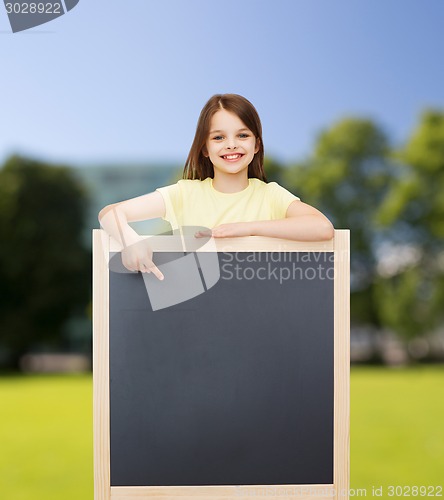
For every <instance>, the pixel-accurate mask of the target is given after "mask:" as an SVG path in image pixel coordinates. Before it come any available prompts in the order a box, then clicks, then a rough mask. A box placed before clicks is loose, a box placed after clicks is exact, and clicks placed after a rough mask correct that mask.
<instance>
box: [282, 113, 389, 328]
mask: <svg viewBox="0 0 444 500" xmlns="http://www.w3.org/2000/svg"><path fill="white" fill-rule="evenodd" d="M388 153H389V144H388V139H387V138H386V135H385V133H384V132H383V131H382V130H381V129H380V128H379V127H378V126H377V125H375V124H374V123H373V122H371V121H370V120H365V119H357V118H345V119H343V120H341V121H339V122H338V123H336V124H334V125H333V126H332V127H330V128H329V129H326V130H324V131H322V132H321V133H320V134H319V136H318V137H317V140H316V143H315V147H314V152H313V153H312V155H311V156H310V157H309V158H308V159H307V160H305V161H303V162H301V163H298V164H296V165H294V166H293V167H292V168H291V170H290V171H289V172H288V175H287V185H289V187H290V189H292V190H293V191H294V192H295V193H298V195H299V196H300V198H301V200H302V201H305V202H307V203H309V204H311V205H313V206H315V207H316V208H318V209H319V210H321V211H322V212H323V213H324V214H325V215H327V217H329V219H330V220H331V222H332V223H333V225H334V226H335V228H336V229H340V228H344V229H350V234H351V241H350V247H351V278H352V280H351V287H352V288H351V290H352V299H351V316H352V321H354V322H355V323H369V324H373V325H376V326H379V316H378V311H377V308H376V305H375V303H374V300H373V297H372V291H371V289H372V285H373V280H374V277H375V274H376V272H377V271H376V266H377V248H378V244H379V241H380V240H382V239H383V236H384V235H383V234H382V233H380V232H379V231H378V229H377V228H376V227H375V215H376V211H377V207H378V204H379V203H381V202H382V200H383V199H384V198H385V196H386V194H387V189H388V185H389V181H390V179H391V177H392V176H393V175H394V173H393V167H392V165H391V163H390V161H388Z"/></svg>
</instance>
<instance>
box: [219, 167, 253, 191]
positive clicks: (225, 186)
mask: <svg viewBox="0 0 444 500" xmlns="http://www.w3.org/2000/svg"><path fill="white" fill-rule="evenodd" d="M248 186H249V180H248V174H247V172H239V173H238V174H221V173H220V172H217V171H216V170H215V172H214V178H213V188H214V189H215V190H216V191H220V192H221V193H238V192H239V191H243V190H244V189H246V188H247V187H248Z"/></svg>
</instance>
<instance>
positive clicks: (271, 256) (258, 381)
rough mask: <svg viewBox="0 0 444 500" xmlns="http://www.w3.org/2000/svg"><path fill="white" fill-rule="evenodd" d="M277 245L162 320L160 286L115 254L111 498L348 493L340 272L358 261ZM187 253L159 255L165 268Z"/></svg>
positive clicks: (236, 253) (237, 265) (246, 256)
mask: <svg viewBox="0 0 444 500" xmlns="http://www.w3.org/2000/svg"><path fill="white" fill-rule="evenodd" d="M337 233H338V231H337ZM347 233H348V232H347ZM243 240H248V238H244V239H243ZM262 240H263V239H262ZM265 240H273V239H271V238H266V239H265ZM232 241H233V240H232ZM277 241H281V242H282V240H274V241H271V242H270V241H267V244H268V245H272V246H271V247H270V246H269V247H268V248H270V249H271V250H268V251H263V250H262V251H245V250H242V248H241V247H240V248H241V250H238V249H237V247H236V246H235V247H234V249H233V250H231V251H221V252H218V254H217V257H218V259H219V266H220V279H219V280H218V282H217V283H216V284H215V285H214V286H212V287H211V288H210V289H208V290H207V291H205V292H204V293H201V294H199V295H197V296H195V297H193V298H192V299H190V300H186V301H184V302H181V303H179V304H175V305H172V306H170V307H167V308H164V309H161V310H154V311H153V309H152V306H151V302H150V297H149V295H148V294H147V289H146V287H145V283H144V282H145V280H146V276H145V278H144V279H142V275H141V274H140V273H127V272H114V271H115V269H116V259H117V261H119V260H120V253H118V252H111V253H110V254H109V258H110V259H111V262H113V263H114V265H113V266H110V267H111V271H110V270H109V269H108V270H107V278H108V280H109V281H108V287H109V288H108V291H107V295H108V305H109V310H108V314H109V325H108V335H109V337H108V341H109V345H108V346H107V347H108V349H109V351H108V353H107V357H108V361H109V365H108V367H107V369H108V377H109V379H108V382H107V389H108V391H109V393H108V397H109V401H108V408H107V410H106V413H107V415H108V418H109V422H108V425H109V427H108V432H109V444H108V446H109V462H108V463H109V477H108V478H107V481H109V488H110V491H111V493H112V492H113V491H118V490H119V488H122V487H125V488H135V487H145V488H147V491H149V488H150V487H173V486H174V487H187V486H196V487H203V486H216V485H219V486H224V485H225V486H231V487H234V488H235V487H236V486H240V485H243V487H245V486H247V485H256V486H257V485H317V486H319V485H326V486H327V485H335V484H336V483H338V481H337V478H335V474H337V473H338V471H337V470H336V469H335V462H337V461H338V460H337V455H335V439H336V448H337V445H338V438H337V436H336V434H337V426H338V425H343V424H339V422H336V423H335V414H336V418H337V412H338V407H337V406H338V401H336V407H335V377H336V378H337V377H338V374H340V371H338V367H337V366H336V365H337V364H338V352H337V351H336V354H335V329H336V335H337V334H338V332H337V324H338V323H337V321H336V322H335V310H337V308H338V300H337V299H338V297H337V290H338V287H337V281H338V276H337V275H335V266H336V274H337V271H338V264H339V263H338V260H341V262H342V265H344V262H343V260H344V253H343V252H338V249H337V248H336V251H335V247H334V246H333V245H331V246H330V247H329V246H328V245H324V247H325V248H326V250H324V249H322V250H321V251H304V250H303V248H304V245H305V247H307V248H308V247H310V248H315V249H316V248H317V246H316V243H315V244H311V245H307V244H301V242H299V244H298V245H297V248H298V250H297V251H294V249H291V251H275V250H273V248H274V247H273V245H276V242H277ZM292 243H293V244H295V242H290V243H289V242H287V243H286V244H287V246H288V245H290V248H291V244H292ZM237 244H238V242H235V243H234V245H237ZM254 244H255V245H256V246H258V247H259V248H262V247H263V246H264V245H263V244H262V245H261V244H260V242H259V243H258V242H257V240H256V242H254ZM251 245H252V243H250V247H251V248H256V247H255V246H254V245H253V246H251ZM318 246H319V247H320V248H323V247H322V246H321V244H319V245H318ZM244 248H245V244H244ZM246 248H249V247H248V245H247V247H246ZM275 248H278V246H275ZM280 248H282V245H281V246H280ZM181 256H183V254H181V253H178V252H168V251H161V252H157V253H156V252H155V254H154V261H155V262H156V264H161V263H162V262H171V261H174V260H177V259H180V257H181ZM347 256H348V254H347ZM120 266H121V264H120ZM122 269H123V268H122ZM151 278H153V279H156V278H154V276H152V275H151ZM335 283H336V286H335ZM335 291H336V292H335ZM335 299H336V300H335ZM344 304H345V305H347V301H345V302H344ZM346 312H347V311H346ZM335 325H336V327H335ZM344 325H345V327H346V326H347V321H345V323H344ZM343 335H348V332H347V329H346V328H345V331H344V332H343ZM345 340H347V339H345ZM336 344H337V342H336ZM344 346H345V347H347V342H345V344H344ZM336 347H338V346H337V345H336ZM335 356H336V357H335ZM342 357H343V358H344V359H345V358H346V357H347V352H345V353H342ZM347 361H348V360H347ZM343 368H345V369H343V372H342V373H343V376H344V377H347V374H348V372H347V366H345V367H343ZM343 383H345V385H344V387H345V389H347V387H348V385H347V384H348V380H345V381H343ZM336 389H337V388H336ZM336 392H338V391H337V390H336ZM336 397H337V395H336ZM344 403H345V407H344V410H345V413H344V414H343V418H345V419H346V420H347V419H348V406H347V404H348V399H347V398H346V400H344ZM335 408H336V412H335ZM347 422H348V420H347ZM335 426H336V429H335ZM335 431H336V432H335ZM347 431H348V426H347ZM335 436H336V437H335ZM347 444H348V436H347ZM336 452H337V450H336ZM338 465H339V466H341V464H336V468H337V467H338ZM342 467H346V468H348V455H347V457H345V459H344V464H342ZM345 475H346V476H347V477H348V470H346V471H345ZM233 491H235V490H233ZM111 498H112V494H111ZM119 498H124V497H119ZM125 498H126V497H125ZM128 498H129V497H128ZM146 498H148V496H147V497H146ZM150 498H151V496H150ZM171 498H173V497H171ZM174 498H175V497H174ZM313 498H314V497H313Z"/></svg>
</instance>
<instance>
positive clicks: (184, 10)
mask: <svg viewBox="0 0 444 500" xmlns="http://www.w3.org/2000/svg"><path fill="white" fill-rule="evenodd" d="M443 22H444V2H442V1H441V0H426V1H420V0H417V1H412V0H403V1H402V2H400V1H395V0H386V1H384V2H382V1H381V2H375V1H370V0H368V1H365V0H360V1H357V0H335V1H330V0H275V1H270V0H269V1H260V0H244V1H242V2H238V1H233V0H225V1H223V2H213V1H209V0H132V1H127V2H124V1H120V2H118V1H116V0H112V1H110V0H94V1H91V0H89V1H87V0H80V2H79V4H78V5H77V7H75V8H74V9H73V10H72V11H71V12H69V13H68V14H67V15H64V16H61V17H60V18H58V19H56V20H54V21H52V22H50V23H47V24H44V25H41V26H39V27H38V28H35V29H33V30H29V31H24V32H21V33H15V34H12V32H11V30H10V27H9V22H8V18H7V16H6V11H5V9H4V8H3V6H2V5H0V47H1V59H0V60H1V63H2V78H1V90H2V105H1V120H0V161H3V160H4V159H5V158H6V157H7V156H8V155H9V154H11V153H13V152H17V153H22V154H28V155H32V156H35V157H37V158H41V159H46V160H49V161H62V162H68V163H71V164H90V163H102V162H112V163H119V162H121V161H135V162H141V161H147V162H179V163H183V161H184V160H185V158H186V156H187V153H188V151H189V148H190V145H191V142H192V139H193V135H194V130H195V126H196V121H197V118H198V115H199V112H200V109H201V108H202V106H203V105H204V103H205V102H206V100H207V99H208V98H209V97H210V96H211V95H213V94H215V93H220V92H222V93H223V92H234V93H239V94H242V95H244V96H245V97H247V98H248V99H250V100H251V101H252V102H253V104H254V105H255V106H256V108H257V109H258V111H259V114H260V116H261V119H262V124H263V129H264V143H265V151H266V153H268V154H269V155H271V156H273V157H275V158H277V159H280V160H281V161H284V162H291V161H293V160H298V159H301V158H302V157H304V155H306V154H307V153H308V152H309V151H310V149H311V147H312V145H313V141H314V138H315V136H316V134H317V133H318V132H319V131H320V130H321V129H322V128H324V127H326V126H329V125H331V124H332V123H333V122H334V121H336V120H338V119H340V118H341V117H343V116H345V115H355V116H365V117H370V118H373V119H374V120H375V121H376V122H377V123H379V124H380V125H381V126H382V127H383V128H384V129H385V130H386V132H387V134H388V135H389V136H390V137H391V138H392V139H393V141H394V142H398V143H399V142H400V141H402V140H404V139H405V138H406V136H407V135H408V133H409V132H410V131H411V130H412V128H413V127H414V125H415V123H416V122H417V120H418V117H419V114H420V112H421V110H422V109H423V108H425V107H427V106H433V107H439V108H443V107H444V64H442V54H443V49H444V34H443V30H442V26H443Z"/></svg>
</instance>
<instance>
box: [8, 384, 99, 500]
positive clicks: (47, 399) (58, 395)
mask: <svg viewBox="0 0 444 500" xmlns="http://www.w3.org/2000/svg"><path fill="white" fill-rule="evenodd" d="M0 405H1V406H0V407H1V413H0V498H2V499H5V500H31V499H32V500H71V499H72V500H88V499H92V498H93V454H92V445H93V441H92V378H91V376H90V375H78V376H61V375H58V376H32V377H30V376H17V377H5V378H1V379H0Z"/></svg>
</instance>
